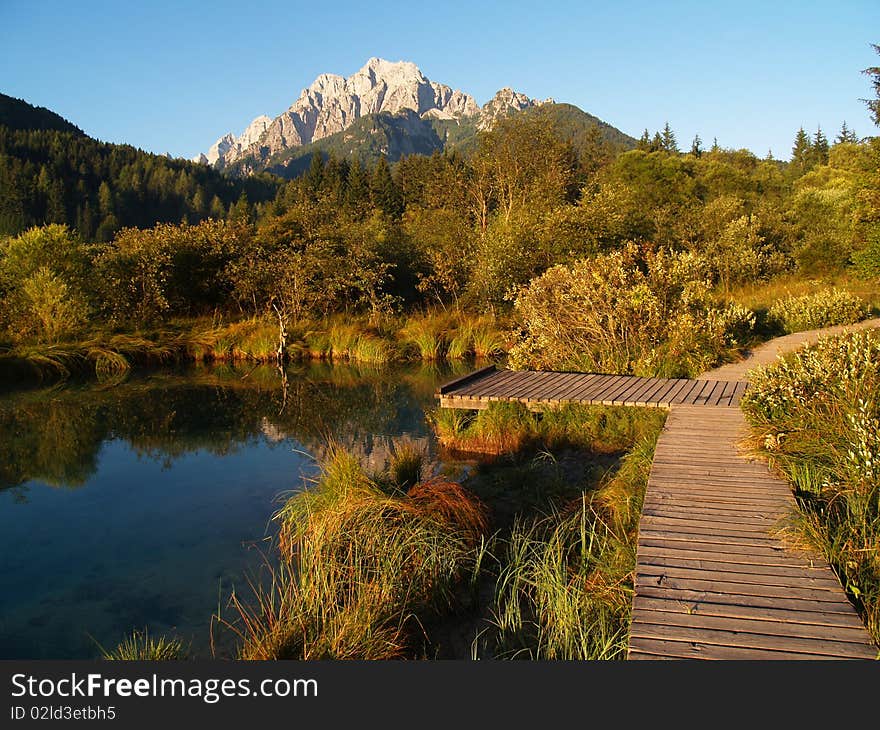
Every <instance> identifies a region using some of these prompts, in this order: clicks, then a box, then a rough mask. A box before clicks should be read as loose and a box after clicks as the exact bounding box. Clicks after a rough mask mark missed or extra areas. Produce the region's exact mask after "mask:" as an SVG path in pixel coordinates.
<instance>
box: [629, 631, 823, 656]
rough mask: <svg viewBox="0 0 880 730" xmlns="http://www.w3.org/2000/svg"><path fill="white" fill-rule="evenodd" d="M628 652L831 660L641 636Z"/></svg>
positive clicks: (633, 642) (798, 654) (630, 642)
mask: <svg viewBox="0 0 880 730" xmlns="http://www.w3.org/2000/svg"><path fill="white" fill-rule="evenodd" d="M629 645H630V650H631V651H632V650H635V651H637V652H646V653H661V654H664V655H666V656H671V657H675V658H676V659H727V660H730V659H739V660H742V659H751V660H754V659H760V660H774V659H776V660H792V659H798V660H804V659H810V660H820V659H825V660H828V659H832V658H833V657H827V656H824V655H820V654H813V655H811V654H802V653H797V652H789V651H779V650H775V649H751V648H743V647H735V646H714V645H712V644H702V643H699V642H692V641H687V640H678V641H675V640H669V639H648V638H645V637H641V636H633V637H630V640H629Z"/></svg>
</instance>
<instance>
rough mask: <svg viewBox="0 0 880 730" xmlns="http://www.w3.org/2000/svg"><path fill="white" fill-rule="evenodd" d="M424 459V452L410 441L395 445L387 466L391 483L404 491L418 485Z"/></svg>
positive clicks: (399, 442)
mask: <svg viewBox="0 0 880 730" xmlns="http://www.w3.org/2000/svg"><path fill="white" fill-rule="evenodd" d="M425 457H426V454H425V450H424V449H423V448H421V447H419V446H418V445H416V444H415V443H414V442H413V441H411V440H402V441H398V442H397V443H395V444H394V446H393V449H392V452H391V459H390V462H389V464H388V475H389V477H390V480H391V483H392V484H393V485H394V486H395V487H396V488H397V489H402V490H404V491H405V490H407V489H409V488H410V487H414V486H415V485H416V484H418V483H419V482H420V481H421V479H422V471H423V470H424V468H425Z"/></svg>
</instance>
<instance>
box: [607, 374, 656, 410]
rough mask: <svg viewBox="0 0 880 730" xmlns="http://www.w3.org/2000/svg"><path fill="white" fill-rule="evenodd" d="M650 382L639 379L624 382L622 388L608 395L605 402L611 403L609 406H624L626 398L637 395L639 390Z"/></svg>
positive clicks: (645, 379) (634, 378)
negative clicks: (633, 394)
mask: <svg viewBox="0 0 880 730" xmlns="http://www.w3.org/2000/svg"><path fill="white" fill-rule="evenodd" d="M647 382H648V378H638V377H633V378H630V379H629V380H627V381H626V382H624V384H623V387H622V388H618V389H617V390H615V391H614V392H612V393H607V394H606V395H605V396H604V397H605V400H607V401H608V402H609V405H618V406H622V405H623V404H624V401H625V400H626V397H627V396H629V395H630V394H632V393H635V392H636V391H637V390H640V389H641V388H643V387H644V385H645V383H647Z"/></svg>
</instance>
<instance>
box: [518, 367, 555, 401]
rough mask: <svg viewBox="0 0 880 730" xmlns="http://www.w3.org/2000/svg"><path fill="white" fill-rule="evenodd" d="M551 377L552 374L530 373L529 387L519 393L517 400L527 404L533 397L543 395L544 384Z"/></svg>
mask: <svg viewBox="0 0 880 730" xmlns="http://www.w3.org/2000/svg"><path fill="white" fill-rule="evenodd" d="M551 376H552V374H549V373H532V385H531V387H528V388H525V389H524V390H523V391H522V392H520V393H519V395H518V396H517V400H519V401H522V402H528V401H529V400H533V399H534V397H535V396H538V395H540V394H541V393H543V392H544V390H545V386H546V383H547V381H548V380H549V379H550V377H551Z"/></svg>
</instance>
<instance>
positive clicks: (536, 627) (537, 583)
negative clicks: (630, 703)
mask: <svg viewBox="0 0 880 730" xmlns="http://www.w3.org/2000/svg"><path fill="white" fill-rule="evenodd" d="M658 431H659V429H658ZM656 437H657V432H655V433H653V434H652V435H650V436H646V437H644V438H641V439H640V440H639V442H638V443H637V444H636V445H635V446H634V448H633V449H632V450H631V451H630V452H629V453H628V454H627V455H626V456H625V457H624V459H623V460H622V463H621V466H620V468H619V469H618V470H617V472H616V473H614V474H613V475H610V476H608V477H607V478H606V479H605V480H604V481H603V483H602V485H601V486H600V488H599V489H598V490H597V491H595V492H584V493H583V494H582V495H581V497H580V499H579V500H577V501H576V502H575V503H574V504H572V505H570V506H569V507H568V509H565V510H563V511H560V512H555V513H552V514H551V515H550V516H548V517H545V518H538V519H532V520H527V519H526V520H519V521H517V523H516V524H515V525H514V527H513V529H512V531H511V534H510V536H509V538H508V539H507V540H505V541H503V547H502V548H501V561H502V569H501V571H500V573H499V576H498V580H497V583H496V588H495V598H494V601H493V605H492V609H491V630H490V631H489V632H484V634H483V637H481V638H482V640H483V641H484V642H485V643H487V644H490V650H491V651H492V652H493V654H494V656H496V657H497V658H504V659H517V658H527V659H623V658H625V656H626V648H627V635H628V628H629V622H630V604H631V601H632V590H633V572H634V570H635V556H636V540H637V533H638V521H639V515H640V513H641V505H642V501H643V498H644V491H645V487H646V485H647V478H648V473H649V471H650V464H651V458H652V456H653V450H654V445H655V443H656Z"/></svg>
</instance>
